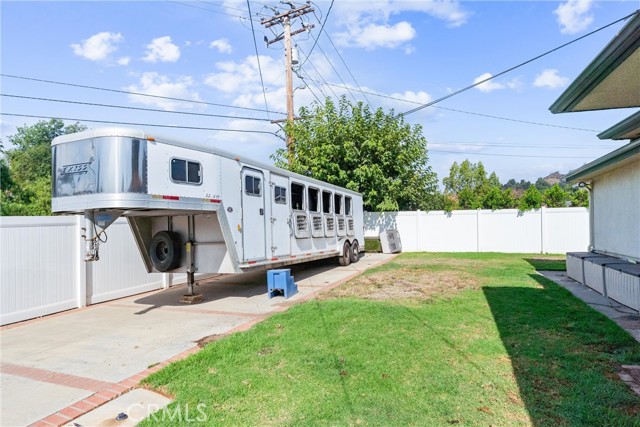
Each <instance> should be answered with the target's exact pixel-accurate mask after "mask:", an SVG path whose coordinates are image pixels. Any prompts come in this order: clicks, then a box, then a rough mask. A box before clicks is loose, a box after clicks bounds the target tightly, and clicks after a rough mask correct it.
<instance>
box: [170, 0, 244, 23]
mask: <svg viewBox="0 0 640 427" xmlns="http://www.w3.org/2000/svg"><path fill="white" fill-rule="evenodd" d="M166 2H167V3H174V4H179V5H180V6H186V7H192V8H194V9H200V10H207V11H209V12H212V13H219V14H221V15H227V16H231V17H233V18H238V19H248V20H251V21H252V19H251V18H247V17H246V16H240V15H234V14H231V13H227V12H222V11H220V10H213V9H207V8H206V7H201V6H195V5H193V4H186V3H180V2H178V1H172V0H166ZM205 3H206V2H205ZM223 7H226V6H223Z"/></svg>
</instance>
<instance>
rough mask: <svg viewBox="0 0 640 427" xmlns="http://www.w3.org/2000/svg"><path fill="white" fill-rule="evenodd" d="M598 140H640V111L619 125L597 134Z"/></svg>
mask: <svg viewBox="0 0 640 427" xmlns="http://www.w3.org/2000/svg"><path fill="white" fill-rule="evenodd" d="M598 138H600V139H614V140H618V141H619V140H624V139H631V140H633V139H636V138H640V111H637V112H635V113H634V114H632V115H631V116H629V117H627V118H626V119H624V120H623V121H621V122H620V123H617V124H615V125H613V126H611V127H610V128H609V129H607V130H605V131H604V132H601V133H599V134H598Z"/></svg>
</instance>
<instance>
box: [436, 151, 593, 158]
mask: <svg viewBox="0 0 640 427" xmlns="http://www.w3.org/2000/svg"><path fill="white" fill-rule="evenodd" d="M428 152H429V153H448V154H463V155H465V156H493V157H522V158H535V159H593V156H591V157H580V156H528V155H521V154H502V153H470V152H468V151H447V150H438V149H429V150H428Z"/></svg>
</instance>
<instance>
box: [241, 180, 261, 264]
mask: <svg viewBox="0 0 640 427" xmlns="http://www.w3.org/2000/svg"><path fill="white" fill-rule="evenodd" d="M265 218H266V217H265V213H264V176H263V174H262V172H260V171H258V170H255V169H249V168H242V246H243V249H244V250H243V253H244V261H245V262H247V261H255V260H263V259H265V258H266V256H265V254H266V247H265V246H266V236H265V231H266V230H265Z"/></svg>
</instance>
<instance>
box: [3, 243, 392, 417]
mask: <svg viewBox="0 0 640 427" xmlns="http://www.w3.org/2000/svg"><path fill="white" fill-rule="evenodd" d="M392 258H393V256H392V255H383V254H367V255H366V256H365V257H363V258H362V259H361V260H360V261H359V262H358V263H357V264H353V265H350V266H348V267H337V266H336V263H335V262H334V260H325V261H319V262H314V263H309V264H303V265H298V266H293V267H292V274H293V275H294V276H295V280H296V282H297V283H298V287H299V292H298V294H297V295H295V296H294V297H292V298H290V299H289V300H285V299H284V298H283V297H276V298H273V299H268V298H267V292H266V291H267V286H266V273H265V272H264V271H263V272H255V273H249V274H244V275H238V276H227V277H224V278H220V279H217V280H216V279H212V280H211V281H207V282H204V283H201V284H200V286H198V287H197V288H196V290H197V292H199V293H201V294H203V296H204V301H203V302H202V303H199V304H195V305H181V304H180V303H179V300H180V296H181V295H182V294H183V293H184V287H183V286H177V287H175V288H171V289H168V290H164V291H156V292H152V293H147V294H142V295H137V296H133V297H128V298H124V299H120V300H116V301H111V302H108V303H104V304H99V305H95V306H91V307H88V308H85V309H80V310H73V311H69V312H65V313H61V314H57V315H52V316H48V317H44V318H41V319H36V320H33V321H27V322H22V323H19V324H15V325H9V326H5V327H3V328H0V349H1V350H2V352H1V357H0V360H1V364H0V368H1V369H0V380H1V387H0V402H1V408H0V411H1V412H0V425H2V426H5V427H8V426H25V425H30V424H31V425H36V426H46V427H50V426H60V425H66V424H68V423H69V421H71V420H72V419H75V418H77V417H78V416H80V415H82V414H85V413H87V412H88V411H91V410H92V409H94V408H96V407H98V406H100V405H102V404H104V403H106V402H108V401H110V400H112V399H114V398H116V397H117V396H119V395H121V394H122V393H124V392H126V391H128V390H130V389H132V388H135V387H136V386H137V384H138V383H139V381H140V380H142V379H143V378H145V377H146V376H148V375H150V374H151V373H153V372H155V371H157V370H158V369H161V368H162V367H164V366H166V365H167V364H169V363H170V362H172V361H175V360H179V359H181V358H184V357H186V356H187V355H189V354H191V353H193V352H195V351H197V350H198V349H199V347H198V345H197V343H198V341H200V340H202V339H203V338H204V339H207V337H209V338H208V339H211V338H212V337H213V338H215V337H217V336H220V335H226V334H229V333H233V332H236V331H240V330H245V329H248V328H250V327H251V326H253V325H254V324H255V323H257V322H259V321H261V320H263V319H264V318H266V317H267V316H268V315H270V314H272V313H274V312H278V311H283V310H286V309H287V307H288V306H290V305H291V304H295V303H296V302H301V301H304V300H306V299H309V298H311V297H313V296H314V295H315V294H316V293H318V292H320V291H321V290H323V289H326V288H330V287H334V286H337V285H338V284H340V283H343V282H344V281H346V280H348V279H350V278H351V277H354V276H356V275H358V274H359V273H361V272H362V271H364V270H367V269H369V268H371V267H374V266H376V265H379V264H382V263H384V262H386V261H388V260H390V259H392Z"/></svg>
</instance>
